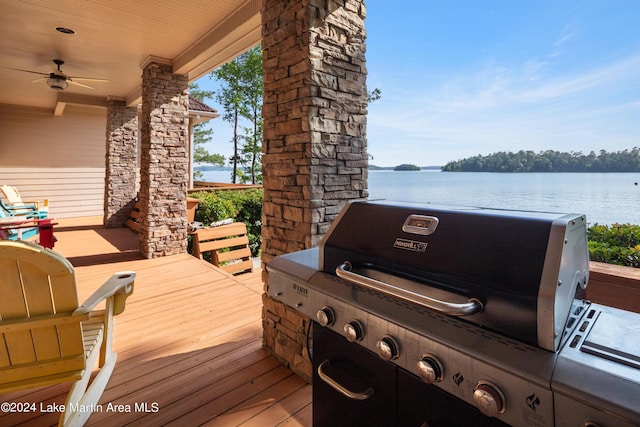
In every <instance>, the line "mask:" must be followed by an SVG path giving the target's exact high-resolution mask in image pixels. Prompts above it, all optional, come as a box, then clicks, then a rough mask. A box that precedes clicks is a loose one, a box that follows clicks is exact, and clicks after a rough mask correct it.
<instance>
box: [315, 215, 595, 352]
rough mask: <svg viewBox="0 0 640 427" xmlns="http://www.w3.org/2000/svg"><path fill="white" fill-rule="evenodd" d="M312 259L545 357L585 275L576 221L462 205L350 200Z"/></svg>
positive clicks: (580, 225)
mask: <svg viewBox="0 0 640 427" xmlns="http://www.w3.org/2000/svg"><path fill="white" fill-rule="evenodd" d="M319 252H320V266H319V268H320V269H321V270H323V271H325V272H327V273H330V274H337V275H339V276H340V277H342V278H344V279H346V280H349V281H353V282H355V283H357V284H359V285H360V286H365V287H372V288H374V289H376V290H378V291H381V292H385V293H389V294H391V295H394V296H396V297H400V298H403V299H407V300H408V301H412V302H413V303H416V304H420V305H423V306H427V307H429V308H431V309H434V310H438V311H442V312H445V313H448V314H451V315H454V316H461V317H462V318H464V319H467V320H469V321H471V322H474V323H477V324H479V325H482V326H486V327H489V328H491V329H494V330H496V331H498V332H501V333H504V334H507V335H510V336H513V337H515V338H517V339H520V340H522V341H525V342H528V343H530V344H533V345H537V346H539V347H542V348H545V349H548V350H551V351H555V350H557V349H558V347H559V345H560V342H561V339H562V336H563V331H564V330H565V326H566V325H567V321H568V319H569V317H570V314H571V312H572V303H573V302H574V299H575V297H576V293H577V292H578V291H580V290H583V289H584V288H585V287H586V284H587V280H588V268H589V266H588V250H587V239H586V218H585V216H584V215H576V214H556V213H545V212H524V211H512V210H496V209H485V208H475V207H461V206H436V205H418V204H397V203H391V202H353V203H351V204H348V205H347V206H346V207H345V208H344V209H343V210H342V212H341V213H340V216H339V217H338V218H337V219H336V221H335V222H334V224H333V225H332V227H331V229H330V230H329V232H328V233H327V234H326V235H325V238H324V239H323V241H322V242H321V244H320V251H319ZM573 310H575V308H574V309H573Z"/></svg>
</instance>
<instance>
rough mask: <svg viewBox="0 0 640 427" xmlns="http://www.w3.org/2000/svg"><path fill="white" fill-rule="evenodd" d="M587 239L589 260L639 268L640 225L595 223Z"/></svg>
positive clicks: (588, 231)
mask: <svg viewBox="0 0 640 427" xmlns="http://www.w3.org/2000/svg"><path fill="white" fill-rule="evenodd" d="M587 239H588V240H589V258H590V259H591V261H597V262H604V263H607V264H616V265H624V266H628V267H636V268H640V225H631V224H613V225H611V226H608V225H598V224H595V225H593V226H591V227H589V228H588V229H587Z"/></svg>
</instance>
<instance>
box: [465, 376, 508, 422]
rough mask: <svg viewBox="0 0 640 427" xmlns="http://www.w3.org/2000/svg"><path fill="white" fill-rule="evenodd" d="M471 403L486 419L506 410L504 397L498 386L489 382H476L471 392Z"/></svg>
mask: <svg viewBox="0 0 640 427" xmlns="http://www.w3.org/2000/svg"><path fill="white" fill-rule="evenodd" d="M473 401H474V402H475V404H476V406H477V407H478V409H480V412H482V413H483V414H485V415H486V416H488V417H495V416H496V415H498V414H502V413H503V412H504V411H505V410H506V409H507V402H506V400H505V398H504V395H503V394H502V392H501V391H500V389H499V388H498V386H496V385H495V384H493V383H490V382H489V381H478V384H477V385H476V389H475V391H474V392H473Z"/></svg>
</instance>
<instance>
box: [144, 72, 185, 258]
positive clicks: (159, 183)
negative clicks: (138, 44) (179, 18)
mask: <svg viewBox="0 0 640 427" xmlns="http://www.w3.org/2000/svg"><path fill="white" fill-rule="evenodd" d="M141 120H142V126H141V130H140V133H141V151H142V153H141V158H140V194H139V201H140V233H139V236H140V252H141V253H142V255H143V256H145V257H146V258H155V257H159V256H165V255H173V254H179V253H184V252H186V250H187V186H188V183H189V100H188V78H187V76H179V75H175V74H173V73H172V67H171V65H167V64H161V63H157V62H149V63H148V64H147V65H145V66H144V68H143V73H142V119H141Z"/></svg>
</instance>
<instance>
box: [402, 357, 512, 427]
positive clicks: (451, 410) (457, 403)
mask: <svg viewBox="0 0 640 427" xmlns="http://www.w3.org/2000/svg"><path fill="white" fill-rule="evenodd" d="M398 412H399V423H398V425H399V426H403V427H423V426H429V427H470V426H473V427H494V426H496V427H499V426H508V424H505V423H503V422H502V421H500V420H498V419H497V418H490V417H487V416H485V415H483V414H482V413H481V412H480V411H479V410H478V409H476V408H475V407H474V406H472V405H470V404H468V403H466V402H463V401H462V400H460V399H458V398H456V397H453V396H451V395H450V394H449V393H446V392H444V391H442V390H440V389H439V388H437V387H435V386H432V385H428V384H425V383H424V382H422V381H421V380H420V379H418V378H417V377H415V376H413V375H411V374H410V373H408V372H406V371H404V370H403V369H398Z"/></svg>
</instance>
